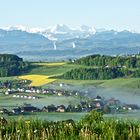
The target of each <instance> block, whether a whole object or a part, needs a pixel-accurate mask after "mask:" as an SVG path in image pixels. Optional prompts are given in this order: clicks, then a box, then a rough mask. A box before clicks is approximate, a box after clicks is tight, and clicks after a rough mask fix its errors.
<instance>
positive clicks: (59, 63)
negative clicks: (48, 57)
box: [34, 62, 66, 66]
mask: <svg viewBox="0 0 140 140" xmlns="http://www.w3.org/2000/svg"><path fill="white" fill-rule="evenodd" d="M64 64H66V62H56V63H55V62H53V63H45V62H43V63H34V65H41V66H61V65H64Z"/></svg>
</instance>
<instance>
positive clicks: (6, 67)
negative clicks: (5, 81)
mask: <svg viewBox="0 0 140 140" xmlns="http://www.w3.org/2000/svg"><path fill="white" fill-rule="evenodd" d="M28 66H29V63H28V62H23V59H22V58H19V57H18V56H16V55H11V54H0V77H6V76H16V75H19V74H22V73H24V72H26V71H27V70H28Z"/></svg>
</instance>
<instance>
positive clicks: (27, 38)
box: [0, 24, 140, 61]
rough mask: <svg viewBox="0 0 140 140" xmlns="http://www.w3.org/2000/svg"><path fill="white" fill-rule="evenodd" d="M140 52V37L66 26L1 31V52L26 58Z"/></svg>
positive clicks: (134, 34) (124, 33)
mask: <svg viewBox="0 0 140 140" xmlns="http://www.w3.org/2000/svg"><path fill="white" fill-rule="evenodd" d="M139 51H140V34H139V33H135V32H130V31H126V30H124V31H120V32H119V31H115V30H106V29H96V28H94V27H88V26H86V25H83V26H81V27H78V28H71V27H68V26H67V25H64V24H58V25H55V26H49V27H48V28H46V29H40V28H27V27H24V26H21V25H20V26H11V27H6V28H3V29H0V52H1V53H14V54H17V55H19V56H20V57H23V58H26V59H32V60H34V59H36V60H48V61H49V60H54V59H56V60H57V59H69V58H79V57H82V56H86V55H91V54H96V53H98V54H109V55H116V54H130V53H131V54H132V53H138V52H139Z"/></svg>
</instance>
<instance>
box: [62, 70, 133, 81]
mask: <svg viewBox="0 0 140 140" xmlns="http://www.w3.org/2000/svg"><path fill="white" fill-rule="evenodd" d="M134 74H135V72H134V71H130V70H128V69H122V68H79V69H72V70H71V71H68V72H66V73H65V74H63V75H62V76H60V78H64V79H74V80H105V79H114V78H119V77H125V76H131V75H132V76H133V75H134Z"/></svg>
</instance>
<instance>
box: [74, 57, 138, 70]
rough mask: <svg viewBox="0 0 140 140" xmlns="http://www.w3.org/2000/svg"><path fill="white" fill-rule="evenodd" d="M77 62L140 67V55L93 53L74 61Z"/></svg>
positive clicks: (98, 65)
mask: <svg viewBox="0 0 140 140" xmlns="http://www.w3.org/2000/svg"><path fill="white" fill-rule="evenodd" d="M74 63H75V64H80V65H86V66H97V67H105V66H110V67H114V66H115V67H127V68H138V67H140V55H128V56H106V55H91V56H87V57H83V58H80V59H78V60H76V61H75V62H74Z"/></svg>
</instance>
